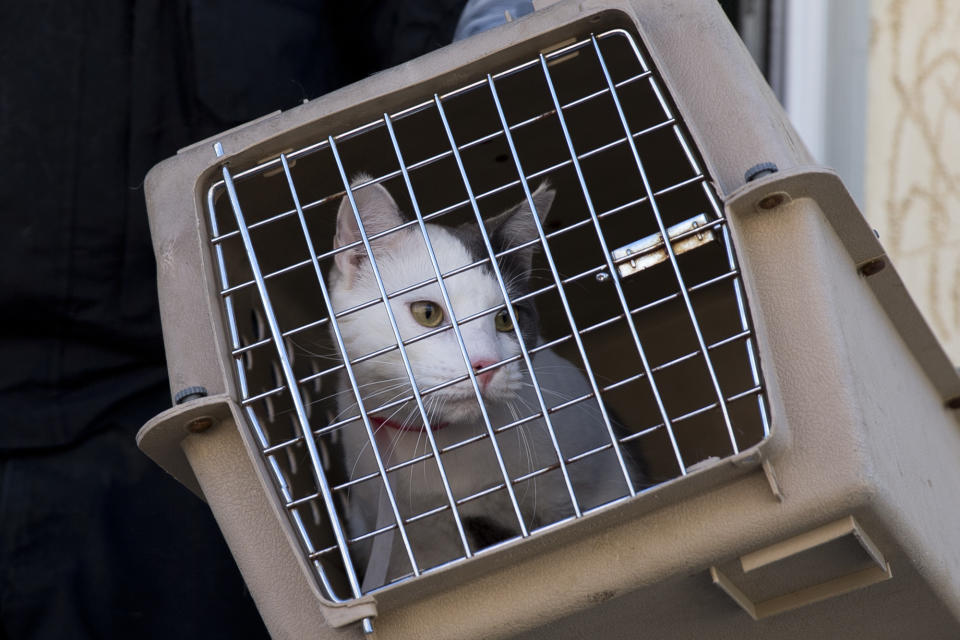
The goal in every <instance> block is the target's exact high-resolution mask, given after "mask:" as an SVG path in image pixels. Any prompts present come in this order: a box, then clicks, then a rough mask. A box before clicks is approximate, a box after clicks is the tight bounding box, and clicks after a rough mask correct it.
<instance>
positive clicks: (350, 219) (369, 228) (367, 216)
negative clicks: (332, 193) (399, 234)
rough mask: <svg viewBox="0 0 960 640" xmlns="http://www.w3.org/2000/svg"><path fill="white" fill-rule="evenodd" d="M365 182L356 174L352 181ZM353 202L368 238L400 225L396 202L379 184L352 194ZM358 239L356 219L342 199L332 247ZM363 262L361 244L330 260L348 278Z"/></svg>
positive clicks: (365, 178)
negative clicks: (332, 260) (333, 261)
mask: <svg viewBox="0 0 960 640" xmlns="http://www.w3.org/2000/svg"><path fill="white" fill-rule="evenodd" d="M369 179H370V178H369V177H368V176H366V175H358V176H357V177H356V178H354V180H353V184H358V183H360V182H366V181H368V180H369ZM353 200H354V202H356V203H357V211H359V212H360V219H361V220H362V221H363V230H364V232H366V234H367V237H368V238H369V237H370V236H372V235H374V234H376V233H380V232H381V231H386V230H387V229H392V228H394V227H397V226H399V225H401V224H403V216H401V215H400V209H399V207H397V203H396V201H395V200H394V199H393V197H392V196H391V195H390V192H389V191H387V190H386V189H385V188H384V187H383V185H381V184H372V185H368V186H366V187H363V188H361V189H358V190H356V191H354V192H353ZM394 236H395V234H390V235H389V236H386V238H394ZM360 240H361V237H360V229H359V228H358V227H357V217H356V216H355V215H354V213H353V207H352V206H351V205H350V199H349V198H347V196H344V197H343V199H342V200H341V201H340V208H339V210H338V211H337V232H336V235H335V236H334V238H333V247H334V249H339V248H340V247H345V246H347V245H349V244H353V243H354V242H359V241H360ZM366 259H367V251H366V249H365V248H364V247H363V245H362V244H361V245H358V246H356V247H354V248H352V249H350V250H348V251H342V252H340V253H338V254H337V255H336V256H335V257H334V260H335V262H336V265H337V268H339V269H340V271H341V272H342V273H343V274H344V275H347V276H348V277H349V276H350V275H352V274H353V272H354V271H355V270H356V269H357V267H358V266H359V265H360V264H361V263H362V262H363V261H364V260H366Z"/></svg>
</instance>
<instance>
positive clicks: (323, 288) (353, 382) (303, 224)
mask: <svg viewBox="0 0 960 640" xmlns="http://www.w3.org/2000/svg"><path fill="white" fill-rule="evenodd" d="M334 151H335V150H334ZM280 159H281V161H282V162H283V172H284V175H285V176H286V178H287V184H288V185H289V187H290V195H291V197H292V198H293V203H294V205H295V206H296V209H297V216H298V217H299V220H300V229H301V230H302V231H303V237H304V240H305V241H306V243H307V250H308V251H309V252H310V256H311V258H312V259H313V268H314V272H315V273H316V276H317V283H318V284H319V285H320V293H321V295H322V296H323V302H324V304H325V305H326V308H327V309H328V310H332V309H333V304H332V302H331V300H330V292H329V291H327V284H326V282H325V281H324V279H323V273H322V272H321V271H320V263H319V262H318V260H317V252H316V250H315V249H314V246H313V240H312V239H311V238H310V232H309V230H308V228H307V221H306V218H304V215H303V209H301V208H300V196H299V195H298V194H297V189H296V187H295V186H294V184H293V176H292V175H290V165H289V164H288V163H287V159H286V157H285V156H283V155H281V156H280ZM370 259H371V261H372V260H373V257H372V256H371V258H370ZM329 313H330V316H329V317H330V318H331V320H330V326H331V327H332V328H333V333H334V336H335V337H336V341H337V347H338V348H339V349H340V353H342V354H343V361H344V363H345V364H344V366H345V369H346V372H347V378H348V379H349V380H350V387H351V389H353V393H354V395H355V396H356V399H357V408H358V409H359V411H360V417H361V418H362V419H363V425H364V427H365V428H366V430H367V437H369V438H370V442H374V435H373V431H374V430H373V428H372V427H371V425H370V419H369V418H368V417H367V414H366V411H365V410H364V407H363V399H362V397H361V395H360V389H359V387H358V386H357V378H356V376H355V375H354V372H353V367H352V366H351V365H350V358H349V356H348V355H347V349H346V346H345V345H344V344H343V336H342V335H341V333H340V326H339V325H338V324H337V320H336V318H334V317H333V313H332V311H329ZM294 384H297V382H296V381H295V382H294ZM303 424H304V425H306V426H308V425H309V424H310V423H309V421H307V422H304V423H303ZM307 431H308V429H304V430H303V435H304V437H305V439H306V441H307V444H308V446H309V444H310V443H311V442H315V441H314V439H313V437H307ZM315 446H316V444H314V447H315ZM372 454H373V456H374V459H375V460H376V463H377V469H378V470H379V472H380V477H381V478H382V479H383V485H384V490H385V492H386V496H387V500H388V501H389V502H390V509H391V510H392V511H393V517H394V520H395V522H396V523H397V524H398V525H399V529H400V537H401V539H402V541H403V547H404V550H405V551H406V552H407V557H408V558H409V560H410V564H411V566H412V567H413V572H414V574H415V575H419V569H418V567H417V561H416V558H415V557H414V555H413V548H412V547H411V546H410V538H409V537H408V536H407V530H406V528H405V527H404V526H403V524H402V522H403V519H402V518H401V517H400V510H399V509H398V508H397V499H396V497H395V496H394V495H393V490H392V489H391V488H390V482H389V480H388V479H387V472H386V471H385V469H384V465H383V459H382V458H381V457H380V453H379V451H377V448H376V447H375V446H374V447H373V448H372Z"/></svg>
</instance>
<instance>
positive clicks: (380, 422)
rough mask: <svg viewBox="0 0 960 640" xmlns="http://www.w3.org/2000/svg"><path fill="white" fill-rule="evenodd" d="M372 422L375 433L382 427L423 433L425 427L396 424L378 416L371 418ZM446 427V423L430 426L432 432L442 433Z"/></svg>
mask: <svg viewBox="0 0 960 640" xmlns="http://www.w3.org/2000/svg"><path fill="white" fill-rule="evenodd" d="M370 422H371V423H372V424H373V425H374V427H375V428H374V431H377V430H378V429H379V428H380V427H389V428H390V429H396V430H397V431H423V427H420V426H413V425H408V424H400V423H399V422H394V421H393V420H387V419H386V418H380V417H378V416H370ZM445 426H447V423H446V422H441V423H440V424H432V425H430V430H431V431H440V429H443V428H444V427H445Z"/></svg>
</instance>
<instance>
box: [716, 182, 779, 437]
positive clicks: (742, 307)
mask: <svg viewBox="0 0 960 640" xmlns="http://www.w3.org/2000/svg"><path fill="white" fill-rule="evenodd" d="M703 189H704V192H705V193H706V194H707V198H708V199H709V200H710V203H711V205H713V207H714V209H715V210H717V211H719V210H720V206H719V204H718V203H717V199H716V196H715V195H714V194H713V192H712V190H711V189H710V188H709V187H708V186H707V185H704V188H703ZM723 242H724V246H725V247H726V253H727V263H728V264H729V265H730V268H731V269H734V268H736V257H735V256H734V255H733V249H732V248H731V247H732V244H731V242H730V232H729V230H728V229H727V228H726V227H724V229H723ZM733 291H734V296H735V297H736V300H737V313H738V314H739V316H740V327H741V328H742V329H743V330H744V331H746V332H750V322H749V320H748V318H747V310H746V304H745V303H744V295H743V284H742V283H741V281H740V278H735V279H734V281H733ZM751 336H752V334H751ZM745 347H746V350H747V361H748V362H749V364H750V375H751V376H752V377H753V382H754V384H756V385H758V386H760V385H762V384H763V380H762V379H761V377H760V370H759V367H758V366H757V358H756V356H755V355H754V344H753V338H752V337H751V338H749V339H748V340H747V343H746V345H745ZM757 405H758V408H759V409H760V420H761V422H762V424H763V436H764V437H767V436H769V435H770V423H769V420H768V419H767V407H766V403H765V400H764V396H763V394H758V395H757Z"/></svg>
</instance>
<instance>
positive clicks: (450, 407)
mask: <svg viewBox="0 0 960 640" xmlns="http://www.w3.org/2000/svg"><path fill="white" fill-rule="evenodd" d="M553 195H554V193H553V191H549V190H546V189H544V188H542V187H541V189H538V190H537V192H536V193H535V194H534V203H535V205H536V208H537V210H538V213H539V214H540V215H541V216H545V215H546V212H547V211H548V210H549V207H550V204H551V203H552V201H553ZM354 197H355V200H356V202H357V207H358V209H359V211H360V215H361V218H362V220H363V225H364V230H365V231H366V233H367V235H368V237H369V236H370V235H373V234H376V233H379V232H381V231H385V230H387V229H391V228H394V227H396V226H398V225H400V224H402V223H403V222H405V220H404V218H403V217H402V216H401V214H400V212H399V210H398V209H397V205H396V203H395V202H394V201H393V198H392V197H391V196H390V194H389V193H388V192H387V191H386V189H384V188H383V187H382V186H380V185H371V186H369V187H365V188H363V189H361V190H359V191H358V192H356V193H355V196H354ZM426 226H427V231H428V234H429V237H430V242H431V244H432V246H433V250H434V255H435V256H436V260H437V263H438V265H439V267H440V272H441V273H447V272H449V271H451V270H454V269H457V268H458V267H462V266H465V265H469V264H472V263H474V262H476V261H477V260H479V259H482V258H484V257H486V256H487V253H486V249H485V248H484V246H483V243H482V238H481V236H480V233H479V230H478V229H477V228H476V226H475V225H473V227H472V228H471V226H469V225H465V226H463V227H460V228H456V229H450V228H446V227H442V226H439V225H436V224H427V225H426ZM487 232H488V234H489V236H490V240H491V244H492V246H493V247H494V250H495V251H503V250H505V249H508V248H510V247H514V246H517V245H518V244H520V243H523V242H526V241H528V240H531V239H533V238H535V237H536V231H535V226H534V222H533V219H532V214H531V212H530V208H529V206H528V205H526V204H522V205H518V206H517V207H514V208H513V209H511V210H509V211H507V212H505V213H503V214H501V215H500V216H498V217H497V218H495V219H493V220H491V221H489V223H488V229H487ZM359 239H360V235H359V232H358V230H357V225H356V220H355V217H354V213H353V208H352V207H351V206H350V203H349V201H348V200H347V199H346V198H344V200H343V202H342V203H341V205H340V211H339V213H338V219H337V236H336V240H335V246H336V247H342V246H346V245H348V244H351V243H353V242H355V241H357V240H359ZM372 246H373V253H374V259H375V260H376V263H377V267H378V269H379V271H380V275H381V278H382V280H383V284H384V288H385V289H386V291H387V293H388V295H389V294H391V293H393V292H396V291H399V290H402V289H404V288H407V287H410V286H411V285H415V284H417V283H421V282H424V281H427V280H430V281H432V282H431V284H429V285H426V286H422V287H419V288H416V289H414V290H412V291H408V292H405V293H400V294H399V295H396V296H393V297H391V299H390V308H391V309H392V311H393V316H394V318H395V319H396V325H397V328H398V330H399V332H400V336H401V337H402V339H403V340H404V341H407V340H410V339H412V338H416V337H417V336H422V335H424V334H428V333H432V335H429V336H427V337H425V338H422V339H420V340H417V341H415V342H412V343H410V344H407V345H406V352H407V356H408V358H409V361H410V365H411V369H412V370H413V374H414V377H415V379H416V383H417V386H418V387H419V389H420V390H421V391H424V390H427V389H430V388H432V387H435V386H437V385H442V384H444V383H446V382H449V381H451V380H454V379H457V378H460V377H462V376H464V375H466V374H467V364H466V363H465V362H464V357H463V355H462V353H461V350H460V347H459V344H458V340H457V336H456V334H455V333H454V331H453V330H452V328H451V317H450V314H449V310H448V309H447V307H446V305H445V303H444V299H443V295H442V292H441V289H440V286H439V285H438V284H437V282H436V278H435V272H434V269H433V266H432V264H431V261H430V255H429V253H428V250H427V246H426V243H425V242H424V240H423V236H422V234H421V231H420V227H419V225H416V224H414V225H412V226H410V227H407V228H405V229H402V230H399V231H396V232H393V233H391V234H389V235H386V236H384V237H382V238H378V239H376V240H374V241H372ZM532 254H533V249H532V248H524V249H521V250H518V251H515V252H514V253H511V254H509V255H508V256H504V257H502V258H501V259H500V261H499V265H500V269H501V272H502V273H503V279H504V281H505V283H506V284H507V291H508V293H509V295H510V298H511V299H514V298H516V297H518V296H520V295H523V293H526V289H527V286H528V283H529V272H530V262H531V260H532ZM330 281H331V288H330V292H331V297H332V299H333V304H334V308H335V310H336V311H337V312H338V313H339V312H342V311H345V310H347V309H350V308H352V307H355V306H358V305H362V304H364V303H367V302H369V301H371V300H380V290H379V288H378V286H377V282H376V279H375V277H374V274H373V270H372V268H371V265H370V260H369V259H368V257H367V256H366V252H365V250H364V248H363V246H362V245H360V246H359V247H357V248H355V249H351V250H348V251H345V252H341V253H339V254H337V256H336V259H335V263H334V266H333V268H332V270H331V274H330ZM443 282H444V285H445V287H446V290H447V294H448V296H449V299H450V303H451V305H452V307H453V312H454V315H455V316H456V318H457V320H458V321H460V322H461V324H460V333H461V335H462V337H463V343H464V346H465V348H466V352H467V355H468V359H469V362H470V366H471V367H473V368H474V370H475V371H476V370H477V369H482V368H484V367H487V366H489V365H492V364H495V363H498V362H501V361H503V360H506V359H509V358H511V357H513V356H516V355H518V354H519V353H520V346H519V340H518V338H517V335H516V333H517V332H516V331H515V329H514V327H513V325H512V323H511V321H510V317H509V315H508V313H507V312H506V310H505V309H504V308H503V305H504V299H503V294H502V292H501V289H500V287H499V285H498V283H497V280H496V277H495V275H494V273H493V271H492V269H491V267H490V265H489V263H487V264H483V265H478V266H475V267H472V268H470V269H468V270H465V271H462V272H460V273H456V274H454V275H451V276H449V277H446V278H444V281H443ZM515 310H516V314H517V320H518V323H519V329H520V332H521V333H522V334H523V336H524V339H525V342H526V343H527V346H528V348H531V347H533V346H534V344H535V340H536V334H537V330H536V323H537V318H536V312H535V310H534V307H533V303H532V302H531V301H527V302H521V303H518V304H516V305H515ZM484 312H487V313H484ZM474 316H476V317H474ZM464 320H466V322H464ZM338 322H339V326H340V331H341V335H342V337H343V339H344V343H345V345H346V348H347V352H348V354H349V355H350V357H351V359H356V358H359V357H362V356H365V355H367V354H370V353H375V352H377V351H379V350H381V349H385V348H387V347H390V346H393V345H395V344H396V341H395V338H394V333H393V328H392V327H391V324H390V320H389V318H388V316H387V314H386V311H385V309H384V306H383V303H382V301H381V302H378V303H377V304H376V305H373V306H370V307H367V308H365V309H362V310H359V311H354V312H352V313H348V314H345V315H343V316H341V317H340V318H338ZM444 328H446V329H445V330H444ZM524 370H525V369H524V364H523V362H522V360H519V359H518V360H515V361H513V362H510V363H507V364H504V365H501V366H499V367H496V368H494V369H492V370H490V371H488V372H481V373H478V374H477V382H478V384H479V386H480V388H481V391H482V395H483V398H484V400H485V402H487V403H491V402H504V401H508V400H510V399H512V398H513V397H514V395H515V393H516V392H517V391H518V390H519V385H520V384H522V382H523V378H524V376H523V372H524ZM354 371H355V373H356V375H357V379H358V380H357V381H358V383H359V384H360V385H364V386H361V392H362V394H363V396H364V403H365V405H366V408H367V409H368V410H370V409H373V408H375V407H377V406H379V405H382V404H385V403H387V402H390V401H392V400H393V399H394V398H397V397H402V396H406V395H409V393H410V384H409V380H408V378H407V374H406V369H405V367H404V364H403V359H402V356H401V353H400V350H399V349H393V350H391V351H389V352H387V353H383V354H380V355H378V356H376V357H374V358H370V359H368V360H365V361H363V362H360V363H356V364H355V365H354ZM409 405H411V406H407V407H405V408H403V409H402V410H401V411H399V412H397V414H396V415H393V416H391V413H392V411H393V410H390V411H384V412H375V413H376V415H378V416H379V417H382V418H387V419H391V420H394V421H397V422H404V421H409V425H410V426H413V427H416V426H419V425H420V424H421V423H422V421H421V420H420V418H419V415H418V412H417V411H415V410H414V407H413V406H412V405H413V403H409ZM424 405H425V407H426V408H427V411H428V414H429V417H430V422H431V424H434V425H436V424H439V423H443V422H448V423H454V422H462V421H464V420H470V419H476V418H479V415H480V411H479V406H478V404H477V399H476V394H475V392H474V389H473V385H472V384H471V382H470V380H469V379H467V380H463V381H460V382H458V383H456V384H453V385H450V386H446V387H445V388H443V389H441V390H439V391H436V392H434V393H431V394H428V395H427V396H426V397H425V398H424Z"/></svg>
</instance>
